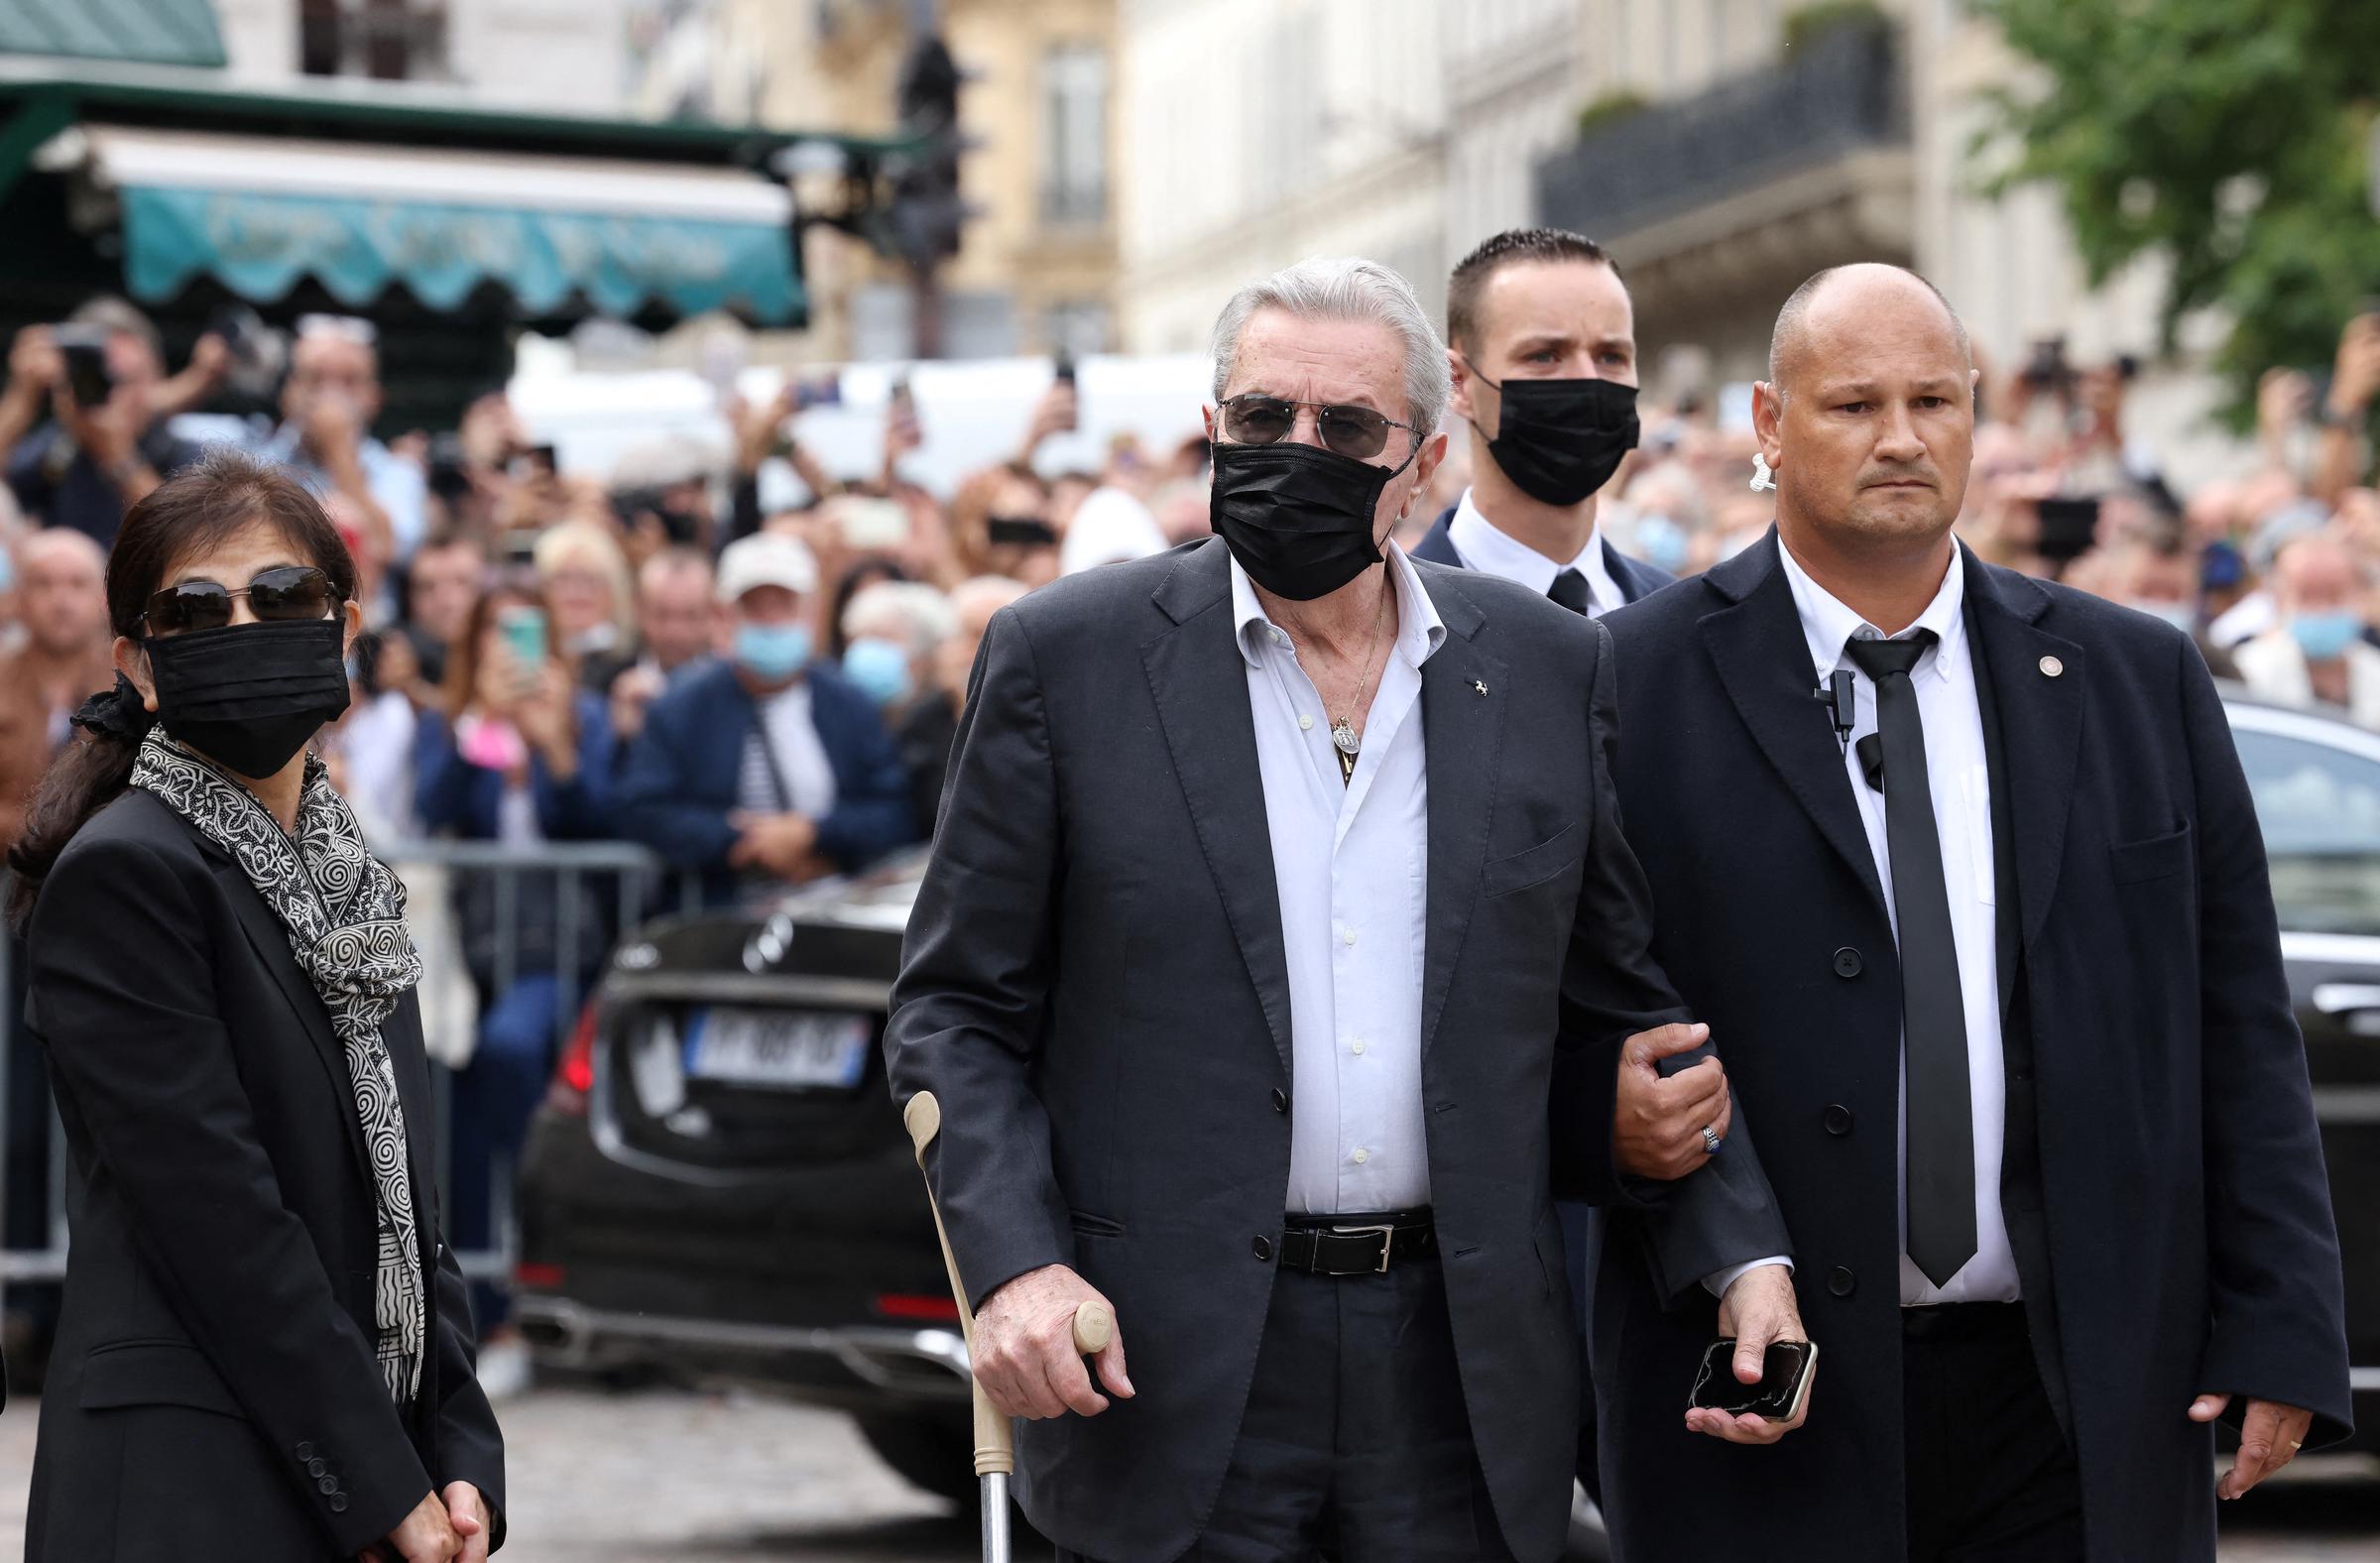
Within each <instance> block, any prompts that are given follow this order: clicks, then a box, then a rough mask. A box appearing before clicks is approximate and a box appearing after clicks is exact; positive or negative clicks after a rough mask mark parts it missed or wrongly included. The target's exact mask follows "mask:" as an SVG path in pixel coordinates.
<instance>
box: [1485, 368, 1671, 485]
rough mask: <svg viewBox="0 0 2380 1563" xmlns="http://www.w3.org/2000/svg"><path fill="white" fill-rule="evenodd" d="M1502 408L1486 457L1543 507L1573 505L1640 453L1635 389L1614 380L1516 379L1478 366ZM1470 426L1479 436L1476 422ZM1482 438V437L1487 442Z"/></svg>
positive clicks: (1488, 443) (1499, 410)
mask: <svg viewBox="0 0 2380 1563" xmlns="http://www.w3.org/2000/svg"><path fill="white" fill-rule="evenodd" d="M1472 374H1473V375H1474V376H1475V377H1477V378H1478V380H1479V382H1480V383H1481V384H1482V385H1484V386H1487V388H1488V389H1490V390H1492V391H1495V392H1496V393H1498V394H1499V395H1500V396H1501V398H1502V401H1503V405H1502V407H1501V408H1500V409H1498V411H1497V413H1496V420H1495V437H1494V438H1493V439H1490V440H1488V441H1487V453H1488V454H1489V455H1491V456H1493V457H1494V458H1495V464H1496V467H1497V468H1498V469H1499V470H1500V471H1502V473H1503V474H1504V476H1506V477H1508V478H1510V479H1511V480H1512V481H1513V482H1514V483H1515V484H1517V485H1519V487H1520V491H1521V492H1522V493H1523V494H1526V495H1528V496H1529V498H1531V499H1533V500H1536V501H1538V502H1539V503H1540V504H1545V505H1563V506H1569V505H1576V504H1578V503H1579V502H1580V501H1581V500H1583V499H1585V498H1586V497H1587V496H1588V495H1590V494H1593V493H1594V492H1595V491H1596V490H1598V489H1600V488H1602V487H1603V486H1604V485H1605V484H1606V483H1608V482H1610V481H1611V474H1612V473H1614V472H1616V471H1618V470H1619V463H1620V461H1621V460H1622V459H1623V458H1625V457H1626V455H1627V453H1628V452H1629V451H1631V450H1633V449H1635V448H1636V436H1637V424H1636V388H1635V387H1634V386H1631V385H1623V384H1621V383H1620V382H1619V381H1617V380H1514V379H1507V380H1506V381H1505V382H1504V383H1503V384H1502V385H1500V386H1499V385H1497V384H1496V383H1495V382H1494V381H1492V380H1490V379H1488V378H1487V376H1486V375H1483V374H1481V373H1480V372H1479V370H1478V369H1477V368H1476V367H1475V368H1474V369H1473V370H1472ZM1472 427H1473V428H1474V429H1475V430H1477V429H1478V428H1479V424H1477V423H1476V422H1475V423H1474V424H1472ZM1483 437H1485V436H1484V435H1483Z"/></svg>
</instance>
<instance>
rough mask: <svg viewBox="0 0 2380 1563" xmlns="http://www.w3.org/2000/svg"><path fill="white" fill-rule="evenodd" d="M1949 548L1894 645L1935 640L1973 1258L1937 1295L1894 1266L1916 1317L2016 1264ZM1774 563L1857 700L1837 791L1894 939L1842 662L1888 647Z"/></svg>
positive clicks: (1935, 757)
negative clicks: (1969, 1145)
mask: <svg viewBox="0 0 2380 1563" xmlns="http://www.w3.org/2000/svg"><path fill="white" fill-rule="evenodd" d="M1960 547H1963V544H1954V553H1953V555H1952V560H1951V567H1950V569H1949V570H1948V571H1946V572H1945V574H1944V575H1943V580H1942V587H1941V589H1940V590H1939V591H1937V592H1936V593H1935V594H1934V600H1933V601H1932V602H1931V603H1928V604H1927V605H1926V611H1925V612H1924V613H1922V614H1920V615H1919V616H1918V619H1917V622H1916V623H1915V624H1913V625H1911V626H1910V627H1909V628H1908V629H1906V630H1903V631H1902V632H1901V633H1900V634H1899V635H1896V636H1892V637H1889V639H1892V640H1896V641H1900V640H1907V639H1909V638H1910V637H1911V636H1913V635H1915V634H1917V633H1918V632H1919V631H1920V630H1931V631H1933V632H1934V634H1935V636H1936V637H1937V639H1936V641H1935V644H1934V647H1933V649H1932V650H1931V651H1928V652H1927V653H1926V654H1925V655H1924V656H1923V657H1920V658H1919V659H1918V661H1917V666H1916V667H1915V668H1913V669H1911V671H1910V681H1911V683H1912V684H1913V685H1914V686H1915V688H1916V691H1917V711H1918V719H1919V721H1920V722H1921V723H1923V724H1924V726H1925V731H1926V778H1927V781H1928V782H1930V783H1931V785H1932V789H1933V793H1934V828H1935V832H1936V834H1937V835H1939V836H1940V838H1941V840H1942V882H1943V889H1944V890H1945V891H1947V892H1948V893H1949V897H1950V906H1951V940H1952V943H1953V944H1954V945H1955V946H1956V947H1957V949H1958V952H1959V997H1960V1000H1961V1002H1962V1004H1963V1008H1964V1010H1965V1012H1966V1080H1967V1094H1968V1102H1969V1106H1970V1109H1971V1111H1972V1113H1973V1115H1974V1141H1975V1254H1974V1258H1972V1259H1970V1260H1968V1261H1967V1262H1966V1263H1965V1265H1964V1266H1963V1267H1962V1268H1961V1269H1960V1271H1959V1273H1958V1274H1956V1275H1953V1276H1952V1277H1951V1279H1950V1283H1949V1284H1948V1285H1944V1286H1936V1285H1934V1284H1933V1283H1932V1282H1931V1281H1929V1280H1927V1279H1926V1277H1925V1274H1924V1272H1922V1271H1921V1270H1919V1269H1918V1267H1917V1265H1916V1263H1915V1262H1913V1261H1912V1260H1911V1259H1910V1258H1909V1256H1908V1255H1907V1254H1906V1253H1904V1254H1903V1255H1902V1256H1901V1305H1902V1306H1903V1307H1923V1306H1927V1305H1930V1304H1934V1303H1944V1302H2014V1301H2016V1300H2017V1297H2018V1294H2019V1293H2018V1285H2017V1275H2016V1256H2015V1255H2014V1254H2013V1253H2012V1252H2010V1250H2009V1247H2008V1224H2007V1222H2006V1221H2005V1220H2003V1219H2002V1217H2001V1215H2000V1151H2001V1131H2002V1123H2003V1120H2004V1118H2005V1114H2006V1109H2007V1092H2008V1085H2007V1080H2006V1078H2005V1077H2004V1076H2003V1074H2002V1073H2001V1071H2002V1068H2003V1064H2002V1060H2001V1051H2000V1046H2001V1044H2000V980H1999V933H1998V927H1997V923H1996V913H1995V909H1994V904H1995V902H1997V900H1998V889H1997V884H1996V881H1995V879H1994V875H1993V868H1992V852H1991V773H1990V769H1989V767H1988V765H1987V764H1986V762H1985V759H1984V749H1983V711H1982V706H1981V705H1980V703H1979V702H1978V701H1977V698H1976V695H1975V669H1974V655H1973V648H1972V647H1971V646H1970V645H1969V643H1968V641H1967V638H1966V616H1965V611H1964V609H1965V597H1966V571H1965V568H1964V561H1963V558H1962V557H1961V556H1960V554H1959V552H1958V551H1956V550H1957V549H1959V548H1960ZM1777 552H1778V555H1779V556H1780V557H1781V558H1782V559H1783V561H1784V565H1785V578H1786V580H1787V581H1788V582H1789V583H1791V585H1792V587H1793V605H1794V607H1795V609H1796V610H1797V611H1798V612H1799V613H1800V614H1801V620H1802V634H1803V636H1804V638H1805V639H1806V640H1807V641H1808V643H1809V647H1810V661H1811V663H1812V665H1813V666H1814V667H1815V668H1816V669H1817V673H1818V682H1819V683H1820V684H1822V685H1823V684H1825V683H1826V681H1827V679H1828V677H1829V676H1830V675H1831V674H1833V673H1834V672H1835V671H1837V669H1839V668H1841V669H1844V670H1847V671H1848V672H1849V673H1850V675H1851V682H1852V687H1853V689H1854V691H1855V692H1856V697H1857V702H1858V717H1857V720H1856V722H1855V723H1854V725H1853V726H1852V729H1851V741H1850V744H1849V746H1848V747H1847V748H1846V749H1845V751H1844V766H1843V769H1844V785H1846V786H1848V787H1849V788H1850V789H1851V795H1852V796H1853V797H1855V798H1857V799H1858V801H1859V818H1860V822H1861V823H1862V824H1863V825H1865V826H1866V828H1867V848H1868V851H1869V853H1870V854H1872V855H1873V856H1874V858H1875V862H1876V879H1877V881H1878V883H1879V884H1881V885H1882V887H1883V890H1884V909H1885V913H1886V915H1888V916H1890V917H1892V918H1893V921H1894V933H1893V936H1894V938H1895V939H1898V938H1899V936H1900V933H1899V912H1898V910H1897V908H1895V907H1894V905H1893V900H1892V854H1891V852H1890V850H1889V849H1888V848H1887V846H1886V839H1885V832H1884V794H1883V793H1881V792H1879V791H1877V790H1876V789H1875V788H1874V787H1871V786H1869V785H1868V784H1867V778H1866V776H1865V775H1864V774H1863V773H1862V772H1861V770H1860V766H1859V748H1858V746H1859V740H1860V739H1862V738H1865V737H1866V736H1867V735H1868V734H1870V733H1872V732H1874V731H1875V730H1876V686H1875V684H1874V683H1873V682H1872V681H1870V679H1869V678H1868V676H1867V674H1866V673H1864V672H1862V671H1860V670H1859V665H1858V664H1857V663H1856V662H1854V661H1851V660H1850V659H1849V658H1848V657H1845V656H1844V651H1843V649H1844V643H1845V642H1846V641H1849V640H1851V639H1853V638H1857V639H1860V640H1879V639H1885V638H1886V637H1884V636H1883V635H1882V633H1881V632H1880V631H1878V630H1877V629H1876V627H1875V626H1874V625H1872V624H1869V623H1867V622H1866V621H1865V620H1863V619H1861V618H1860V617H1859V615H1858V614H1856V613H1854V612H1852V611H1851V610H1850V609H1849V608H1846V607H1844V605H1843V603H1841V602H1840V601H1838V600H1837V599H1836V598H1835V597H1834V596H1833V595H1831V594H1830V593H1829V592H1828V591H1827V589H1826V588H1825V587H1823V586H1821V585H1819V584H1818V582H1816V581H1814V580H1812V579H1811V578H1810V575H1809V573H1808V572H1807V571H1805V570H1804V569H1803V568H1802V567H1801V565H1800V564H1799V563H1798V562H1797V561H1796V560H1795V559H1794V556H1793V552H1792V550H1791V549H1789V548H1787V547H1786V546H1785V545H1784V544H1783V543H1782V542H1780V543H1779V544H1778V545H1777ZM1908 1119H1909V1113H1908V1071H1907V1066H1906V1064H1904V1065H1903V1069H1902V1081H1901V1130H1900V1133H1901V1165H1902V1181H1901V1218H1902V1233H1903V1237H1904V1239H1906V1236H1907V1228H1908V1209H1909V1202H1908V1177H1907V1168H1908Z"/></svg>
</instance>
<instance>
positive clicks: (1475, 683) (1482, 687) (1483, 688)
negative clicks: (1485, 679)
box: [1471, 678, 1487, 694]
mask: <svg viewBox="0 0 2380 1563" xmlns="http://www.w3.org/2000/svg"><path fill="white" fill-rule="evenodd" d="M1471 686H1472V687H1473V688H1474V689H1477V690H1478V691H1479V692H1480V693H1482V694H1486V693H1487V685H1486V684H1484V683H1482V682H1480V680H1479V679H1477V678H1474V679H1473V680H1472V681H1471Z"/></svg>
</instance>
